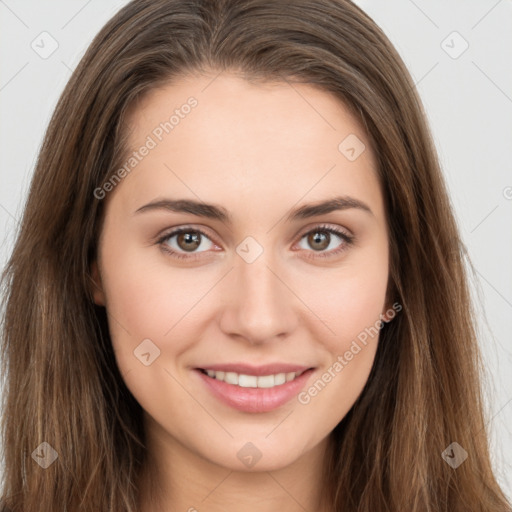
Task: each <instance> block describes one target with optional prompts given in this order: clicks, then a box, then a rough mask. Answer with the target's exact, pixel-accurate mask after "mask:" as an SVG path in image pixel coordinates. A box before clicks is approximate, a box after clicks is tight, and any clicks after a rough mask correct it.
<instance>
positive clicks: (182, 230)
mask: <svg viewBox="0 0 512 512" xmlns="http://www.w3.org/2000/svg"><path fill="white" fill-rule="evenodd" d="M316 232H326V233H331V234H334V235H337V236H339V237H340V238H341V239H342V240H343V242H344V243H343V244H342V245H341V246H340V247H339V248H338V249H334V250H332V251H328V252H318V253H316V256H307V257H308V258H311V259H316V258H331V257H334V256H337V255H339V254H341V253H342V252H343V251H345V250H346V249H347V248H348V247H350V246H351V245H353V244H354V239H355V237H354V236H351V235H347V234H346V233H345V232H344V231H341V230H339V229H337V228H333V227H330V226H324V225H321V226H317V227H315V228H313V229H311V230H309V231H307V232H306V233H304V234H302V235H301V237H300V239H299V240H302V239H303V238H304V237H306V236H307V235H309V234H311V233H316ZM181 233H199V234H200V235H201V236H204V237H206V238H208V239H209V240H211V238H210V236H208V235H207V234H206V233H205V232H204V231H202V230H201V229H199V228H192V227H183V228H178V229H175V230H173V231H171V232H169V233H166V234H165V235H163V236H162V237H160V238H159V239H158V240H157V244H158V245H160V246H161V248H162V250H164V251H165V252H167V253H169V254H170V255H171V256H172V257H174V258H177V259H181V260H189V261H193V260H195V259H196V258H197V257H199V255H200V254H201V253H191V254H190V255H184V254H183V253H180V252H177V251H175V250H174V249H170V248H169V246H168V245H167V244H166V243H165V242H167V241H168V240H169V238H172V237H173V236H176V235H180V234H181ZM308 252H310V251H308Z"/></svg>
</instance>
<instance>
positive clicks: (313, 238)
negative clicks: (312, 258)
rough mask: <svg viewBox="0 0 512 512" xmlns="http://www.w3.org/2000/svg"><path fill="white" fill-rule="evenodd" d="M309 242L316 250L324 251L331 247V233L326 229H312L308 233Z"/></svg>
mask: <svg viewBox="0 0 512 512" xmlns="http://www.w3.org/2000/svg"><path fill="white" fill-rule="evenodd" d="M307 238H308V244H309V245H310V247H312V248H313V249H314V250H315V251H323V250H325V249H327V247H329V242H330V238H331V237H330V235H329V234H328V233H326V232H325V231H312V232H311V233H309V234H308V235H307Z"/></svg>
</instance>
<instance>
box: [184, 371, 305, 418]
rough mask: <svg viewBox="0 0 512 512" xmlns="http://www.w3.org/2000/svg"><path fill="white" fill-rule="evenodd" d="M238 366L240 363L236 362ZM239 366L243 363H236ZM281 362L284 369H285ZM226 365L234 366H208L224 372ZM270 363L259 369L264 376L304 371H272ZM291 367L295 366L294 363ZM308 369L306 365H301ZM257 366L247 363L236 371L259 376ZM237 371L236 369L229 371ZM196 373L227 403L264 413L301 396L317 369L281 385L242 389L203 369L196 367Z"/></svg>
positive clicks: (253, 411) (215, 394) (241, 408)
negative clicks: (219, 367)
mask: <svg viewBox="0 0 512 512" xmlns="http://www.w3.org/2000/svg"><path fill="white" fill-rule="evenodd" d="M235 366H236V365H235ZM236 367H238V368H239V366H236ZM283 367H284V366H283V365H280V368H283ZM224 368H233V366H230V365H223V366H222V369H219V370H217V369H216V368H215V367H210V366H209V367H208V369H209V370H210V369H211V370H214V369H215V371H223V369H224ZM268 368H269V367H267V366H264V367H259V368H258V369H257V370H258V371H260V375H270V374H273V373H285V372H286V371H301V369H299V370H282V371H277V372H275V371H274V370H272V371H270V372H269V371H268ZM290 368H291V366H290ZM301 368H302V369H304V367H301ZM254 370H255V368H254V367H252V368H251V369H250V371H249V368H248V367H247V366H245V368H244V371H238V372H236V373H244V374H246V375H255V374H254V373H252V372H254ZM228 371H234V370H228ZM194 372H195V373H196V374H197V375H199V377H200V378H201V379H202V381H203V382H204V383H205V384H206V386H207V388H208V389H209V390H210V391H211V392H212V393H213V395H214V396H215V397H217V398H218V399H219V400H220V401H222V402H223V403H225V404H227V405H229V406H231V407H233V408H234V409H237V410H239V411H242V412H251V413H262V412H269V411H272V410H274V409H277V408H278V407H281V406H282V405H284V404H285V403H287V402H289V401H290V400H291V399H292V398H294V397H295V396H297V395H298V394H299V392H300V390H301V389H302V388H303V387H304V385H305V383H306V381H307V380H308V379H309V377H310V375H311V374H312V373H313V372H314V369H313V368H310V369H308V370H306V371H305V372H304V373H303V374H302V375H300V376H299V377H297V378H295V379H294V380H292V381H290V382H285V383H284V384H281V385H279V386H275V387H273V388H242V387H240V386H235V385H233V384H227V383H226V382H224V381H221V380H217V379H215V378H213V377H208V375H206V374H205V373H203V372H202V371H201V370H199V369H195V370H194Z"/></svg>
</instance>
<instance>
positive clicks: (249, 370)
mask: <svg viewBox="0 0 512 512" xmlns="http://www.w3.org/2000/svg"><path fill="white" fill-rule="evenodd" d="M309 368H311V367H310V366H300V365H296V364H286V363H274V364H265V365H262V366H251V365H248V364H244V363H228V364H211V365H208V366H202V367H201V369H203V370H214V371H216V372H235V373H242V374H244V375H257V376H260V375H275V374H276V373H290V372H302V371H305V370H308V369H309Z"/></svg>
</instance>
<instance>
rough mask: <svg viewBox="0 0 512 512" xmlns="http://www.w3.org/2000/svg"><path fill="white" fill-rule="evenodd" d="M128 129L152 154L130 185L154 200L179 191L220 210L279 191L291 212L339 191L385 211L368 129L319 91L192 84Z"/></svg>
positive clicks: (157, 96) (223, 81) (147, 100)
mask: <svg viewBox="0 0 512 512" xmlns="http://www.w3.org/2000/svg"><path fill="white" fill-rule="evenodd" d="M127 124H128V127H129V138H128V141H129V148H130V151H137V150H138V149H140V148H141V147H143V146H144V145H148V143H150V145H151V146H152V148H151V150H150V151H146V153H147V155H146V156H144V158H143V159H141V160H140V161H139V162H137V164H136V166H135V167H134V168H133V171H132V172H130V176H129V179H127V180H126V181H127V182H131V187H132V188H133V191H136V192H137V194H138V195H139V196H141V197H142V196H144V198H145V199H148V200H151V199H154V197H155V194H156V195H158V194H160V193H161V194H162V195H163V192H164V190H170V191H174V190H176V188H179V189H180V195H181V196H183V195H184V194H183V193H182V192H184V193H185V194H187V195H189V196H190V195H191V194H190V193H191V192H192V195H195V196H197V197H201V198H203V197H204V198H205V199H206V200H211V201H212V202H218V203H222V202H224V201H225V200H227V199H228V198H231V199H230V200H231V201H232V202H236V198H237V197H239V196H240V195H243V196H244V197H248V195H247V194H248V193H249V192H250V195H251V197H254V198H255V201H256V202H258V201H259V202H260V206H261V199H262V198H263V199H264V198H265V197H269V198H273V199H274V200H275V198H276V191H277V192H279V193H280V195H279V198H280V200H282V201H283V202H286V203H290V204H295V203H297V201H299V200H300V199H301V197H304V196H308V197H307V199H310V200H311V201H315V200H318V199H325V197H326V195H327V194H328V193H331V192H332V194H331V195H335V192H336V195H343V194H350V195H357V194H360V195H361V194H362V195H363V196H365V197H364V198H363V197H360V198H361V200H364V201H365V202H367V203H368V202H371V203H374V204H376V206H377V210H378V209H379V207H381V206H382V204H381V197H380V188H379V185H378V180H377V172H376V162H375V158H374V154H373V150H372V148H371V146H370V142H369V140H368V137H367V135H366V133H365V131H364V130H363V128H362V126H361V123H360V122H359V120H358V119H357V118H356V117H355V116H354V115H353V114H352V113H351V112H350V110H349V109H348V108H347V107H346V106H345V105H344V104H343V102H342V101H341V100H339V99H338V98H337V97H335V96H334V95H333V94H331V93H328V92H326V91H323V90H321V89H319V88H317V87H315V86H312V85H309V84H296V83H287V82H272V83H269V82H264V83H250V82H248V81H246V80H244V79H242V78H240V77H238V76H235V75H232V74H225V73H224V74H221V75H218V76H215V75H213V76H183V77H181V78H180V79H178V80H175V81H173V82H172V83H169V84H166V85H164V86H161V87H159V88H158V89H154V90H152V91H150V92H149V93H148V94H146V95H145V96H144V97H143V98H142V99H141V100H140V101H138V102H137V103H135V104H134V105H132V108H131V110H130V113H129V116H128V118H127ZM347 150H348V153H347ZM354 153H355V157H356V158H354ZM123 187H124V185H123ZM119 188H122V187H119ZM152 195H153V197H150V196H152ZM212 195H213V197H212ZM197 197H195V199H197ZM246 206H247V207H248V206H250V205H249V204H248V203H247V204H246Z"/></svg>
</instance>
